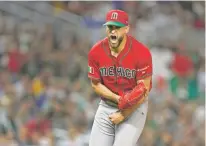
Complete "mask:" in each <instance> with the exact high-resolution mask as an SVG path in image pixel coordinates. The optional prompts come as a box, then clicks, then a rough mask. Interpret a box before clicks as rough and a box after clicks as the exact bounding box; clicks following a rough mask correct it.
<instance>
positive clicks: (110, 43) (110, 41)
mask: <svg viewBox="0 0 206 146" xmlns="http://www.w3.org/2000/svg"><path fill="white" fill-rule="evenodd" d="M122 40H123V36H120V37H118V38H116V40H115V42H114V41H113V40H112V38H111V37H109V45H110V47H111V48H112V49H117V48H118V47H119V46H120V44H121V43H122Z"/></svg>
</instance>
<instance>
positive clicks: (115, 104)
mask: <svg viewBox="0 0 206 146" xmlns="http://www.w3.org/2000/svg"><path fill="white" fill-rule="evenodd" d="M104 101H105V102H106V104H108V105H110V106H112V107H118V105H117V103H115V102H113V101H111V100H104Z"/></svg>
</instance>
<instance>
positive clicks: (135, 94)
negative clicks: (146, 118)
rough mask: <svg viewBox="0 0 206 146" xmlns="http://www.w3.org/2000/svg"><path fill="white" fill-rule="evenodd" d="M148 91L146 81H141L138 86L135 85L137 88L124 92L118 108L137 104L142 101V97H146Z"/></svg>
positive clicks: (126, 107) (121, 108)
mask: <svg viewBox="0 0 206 146" xmlns="http://www.w3.org/2000/svg"><path fill="white" fill-rule="evenodd" d="M146 91H147V90H146V87H145V85H144V83H143V82H139V83H138V84H137V86H135V88H134V89H133V90H132V91H130V92H128V93H126V94H123V95H122V96H121V97H120V99H119V103H118V108H119V109H120V110H123V109H128V108H131V107H132V106H133V105H135V104H137V103H138V102H140V101H141V99H142V98H143V97H144V95H145V93H146Z"/></svg>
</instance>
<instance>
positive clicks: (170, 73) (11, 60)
mask: <svg viewBox="0 0 206 146" xmlns="http://www.w3.org/2000/svg"><path fill="white" fill-rule="evenodd" d="M8 3H9V2H8ZM47 3H48V4H49V5H51V6H52V7H53V13H52V14H51V15H52V16H54V17H55V16H57V15H61V14H62V13H63V12H65V11H66V12H68V13H72V14H74V15H75V16H77V17H81V18H82V19H81V24H79V25H80V27H74V26H71V25H72V24H68V26H66V27H70V26H71V27H72V28H73V30H72V31H66V30H65V31H64V29H63V28H61V27H60V26H59V27H58V25H55V26H54V25H52V24H48V23H46V24H41V26H40V27H39V26H38V25H37V24H36V23H34V22H33V21H30V20H29V19H27V20H22V19H20V18H18V16H15V15H12V14H10V13H8V12H5V11H2V10H1V8H0V70H1V71H0V117H1V118H0V145H4V146H7V145H8V146H10V145H12V146H13V145H20V146H35V145H39V146H52V145H54V146H88V140H89V135H90V130H91V126H92V122H93V118H94V115H95V112H96V109H97V107H98V103H99V100H100V99H99V97H98V95H96V94H95V93H94V91H93V90H92V89H91V86H90V81H89V79H88V78H87V53H88V51H89V50H90V48H91V47H92V45H93V44H94V43H95V42H96V41H98V40H99V39H101V38H103V37H105V36H104V35H105V33H104V28H103V27H102V24H103V23H104V19H105V14H106V12H107V11H108V10H110V9H113V8H117V9H122V10H125V11H127V12H128V13H129V15H130V23H131V30H130V34H131V35H133V36H134V37H135V38H137V39H138V40H140V41H141V42H143V43H144V44H145V45H147V46H148V47H149V48H150V50H151V53H152V58H153V65H154V73H153V89H152V91H151V93H150V96H149V97H150V102H149V112H148V117H147V122H146V125H145V129H144V131H143V134H142V135H141V138H140V139H139V142H138V146H186V145H187V146H203V145H204V143H205V132H204V131H205V117H204V116H205V112H204V111H205V107H204V105H205V52H204V51H205V48H204V47H205V46H204V45H205V44H204V40H205V35H204V34H205V3H204V2H198V1H191V2H173V1H167V2H166V1H164V2H163V1H161V2H155V1H153V2H148V1H145V2H143V1H140V2H138V1H136V2H131V1H128V2H123V1H111V2H86V1H84V2H79V1H69V2H60V1H59V2H47ZM0 4H1V2H0ZM71 21H72V20H71ZM62 30H63V31H62ZM85 30H86V31H85ZM79 34H81V35H79Z"/></svg>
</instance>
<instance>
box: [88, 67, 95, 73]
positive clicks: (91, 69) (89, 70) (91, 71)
mask: <svg viewBox="0 0 206 146" xmlns="http://www.w3.org/2000/svg"><path fill="white" fill-rule="evenodd" d="M88 72H89V73H90V74H94V68H93V67H91V66H88Z"/></svg>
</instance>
